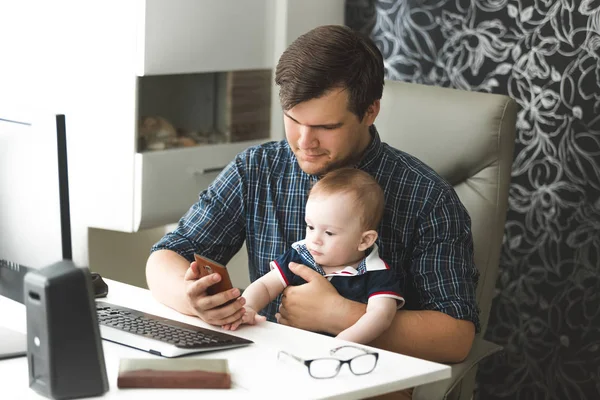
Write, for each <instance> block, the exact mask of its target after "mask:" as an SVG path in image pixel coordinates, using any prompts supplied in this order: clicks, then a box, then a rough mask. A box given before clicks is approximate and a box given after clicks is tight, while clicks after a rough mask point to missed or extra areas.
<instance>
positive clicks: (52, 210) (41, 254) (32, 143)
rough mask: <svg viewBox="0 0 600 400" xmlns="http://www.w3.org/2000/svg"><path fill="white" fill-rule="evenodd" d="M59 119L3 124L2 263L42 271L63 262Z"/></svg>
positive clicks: (0, 124) (36, 118)
mask: <svg viewBox="0 0 600 400" xmlns="http://www.w3.org/2000/svg"><path fill="white" fill-rule="evenodd" d="M56 132H57V129H56V115H54V114H47V115H43V114H39V115H35V116H31V118H29V119H28V120H25V121H14V120H11V121H9V120H7V119H2V110H0V193H1V195H0V259H5V260H8V261H10V262H13V263H17V264H20V265H24V266H27V267H31V268H41V267H44V266H46V265H50V264H52V263H54V262H56V261H59V260H61V259H62V244H61V215H60V198H59V183H58V182H59V181H58V156H57V134H56Z"/></svg>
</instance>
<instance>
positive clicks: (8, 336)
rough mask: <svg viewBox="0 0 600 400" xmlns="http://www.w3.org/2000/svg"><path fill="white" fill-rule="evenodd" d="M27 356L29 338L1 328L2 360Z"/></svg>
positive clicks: (0, 358)
mask: <svg viewBox="0 0 600 400" xmlns="http://www.w3.org/2000/svg"><path fill="white" fill-rule="evenodd" d="M25 355H27V336H26V335H25V334H23V333H21V332H16V331H13V330H11V329H8V328H5V327H2V326H0V360H4V359H6V358H13V357H21V356H25Z"/></svg>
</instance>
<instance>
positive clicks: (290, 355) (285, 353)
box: [277, 350, 305, 364]
mask: <svg viewBox="0 0 600 400" xmlns="http://www.w3.org/2000/svg"><path fill="white" fill-rule="evenodd" d="M282 354H284V355H286V356H288V357H291V358H293V359H294V360H296V361H298V362H300V363H302V364H304V362H305V360H303V359H302V358H300V357H298V356H295V355H293V354H290V353H288V352H287V351H283V350H280V351H279V353H277V358H280V357H279V356H280V355H282Z"/></svg>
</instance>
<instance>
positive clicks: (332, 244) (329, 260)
mask: <svg viewBox="0 0 600 400" xmlns="http://www.w3.org/2000/svg"><path fill="white" fill-rule="evenodd" d="M352 204H354V202H352V201H351V198H350V196H349V195H348V194H345V193H344V194H335V195H327V196H325V195H321V194H318V195H315V196H310V197H309V199H308V201H307V203H306V217H305V219H306V245H307V247H308V250H309V251H310V254H312V256H313V258H314V259H315V261H316V262H317V263H318V264H319V265H321V266H323V267H337V266H345V265H348V264H349V263H351V262H354V261H356V260H357V259H359V258H360V257H361V255H362V254H363V253H362V252H361V251H359V250H358V247H359V245H360V242H361V239H362V235H363V230H362V227H361V224H360V213H358V212H357V210H353V209H352Z"/></svg>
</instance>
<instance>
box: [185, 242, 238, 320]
mask: <svg viewBox="0 0 600 400" xmlns="http://www.w3.org/2000/svg"><path fill="white" fill-rule="evenodd" d="M194 256H195V261H193V262H192V263H191V264H190V267H189V268H188V270H187V271H186V273H185V276H184V280H185V282H186V296H187V299H188V303H189V304H190V306H191V307H192V309H193V310H194V313H195V314H196V315H198V316H199V317H200V318H201V319H202V320H203V321H205V322H207V323H209V324H211V325H217V326H222V325H226V324H230V323H232V322H234V321H237V320H239V319H240V318H241V317H242V316H243V315H244V313H245V309H244V303H245V299H244V298H243V297H240V290H239V289H237V288H233V287H232V285H231V279H230V278H229V274H228V273H227V269H226V268H225V267H224V266H222V265H221V264H219V263H217V262H215V261H212V260H210V259H208V258H206V257H202V256H200V255H196V254H195V255H194Z"/></svg>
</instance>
